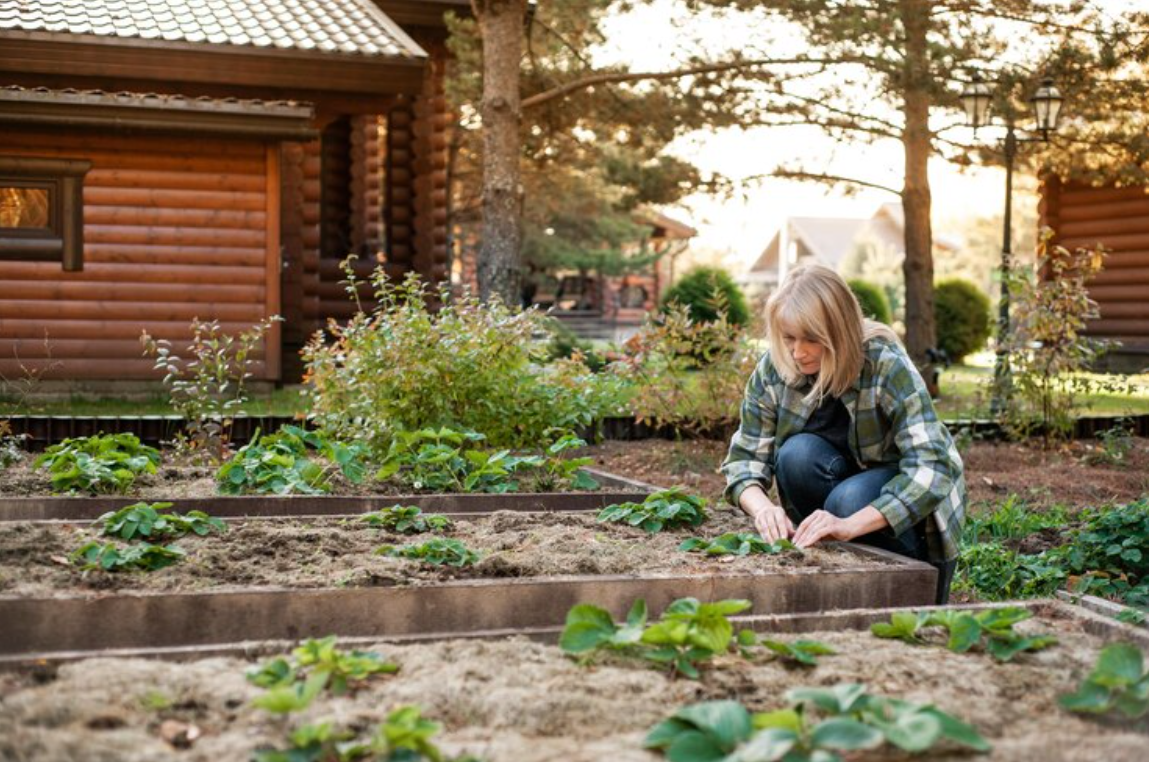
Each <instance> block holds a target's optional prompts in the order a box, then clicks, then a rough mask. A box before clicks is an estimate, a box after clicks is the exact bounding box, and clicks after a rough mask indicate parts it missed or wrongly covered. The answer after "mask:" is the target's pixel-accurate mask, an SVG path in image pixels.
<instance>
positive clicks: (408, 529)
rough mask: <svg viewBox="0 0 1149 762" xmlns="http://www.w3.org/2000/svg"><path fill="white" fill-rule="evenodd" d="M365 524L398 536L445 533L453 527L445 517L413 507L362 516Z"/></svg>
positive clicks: (397, 508) (389, 509)
mask: <svg viewBox="0 0 1149 762" xmlns="http://www.w3.org/2000/svg"><path fill="white" fill-rule="evenodd" d="M359 520H360V521H362V522H363V523H365V524H370V525H371V526H373V527H378V528H380V529H388V530H390V531H392V532H398V533H399V534H423V533H424V532H445V531H448V530H450V529H451V528H452V527H454V526H455V522H453V521H451V520H450V519H449V518H447V517H446V516H440V515H438V514H435V513H423V511H422V510H421V509H420V508H419V507H418V506H414V505H408V506H402V505H393V506H391V507H390V508H381V509H379V510H378V511H375V512H373V513H367V514H364V515H363V516H362V517H361V518H360V519H359Z"/></svg>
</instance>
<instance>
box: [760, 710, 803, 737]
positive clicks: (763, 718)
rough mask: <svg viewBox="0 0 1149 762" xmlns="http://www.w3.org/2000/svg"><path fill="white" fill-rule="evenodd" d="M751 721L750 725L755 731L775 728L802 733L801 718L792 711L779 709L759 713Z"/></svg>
mask: <svg viewBox="0 0 1149 762" xmlns="http://www.w3.org/2000/svg"><path fill="white" fill-rule="evenodd" d="M750 719H751V724H752V725H753V726H754V728H755V729H757V730H767V729H770V728H777V729H781V730H791V731H793V732H795V733H800V732H801V731H802V716H801V715H800V714H798V712H797V711H795V710H794V709H779V710H777V711H774V712H759V713H758V714H755V715H754V716H753V717H751V718H750Z"/></svg>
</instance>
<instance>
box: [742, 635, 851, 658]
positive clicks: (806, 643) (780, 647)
mask: <svg viewBox="0 0 1149 762" xmlns="http://www.w3.org/2000/svg"><path fill="white" fill-rule="evenodd" d="M755 646H762V647H763V648H766V649H767V650H769V651H771V652H772V653H773V654H774V656H775V657H776V658H779V659H782V660H783V661H784V662H786V663H787V664H795V665H798V666H802V667H816V666H818V657H819V656H833V655H834V654H836V653H837V651H835V650H834V649H833V648H831V647H830V646H828V645H826V644H825V643H821V642H819V641H817V640H795V641H794V642H793V643H787V642H785V641H783V640H772V639H770V638H759V637H758V635H756V634H755V633H754V632H753V631H752V630H742V631H741V632H739V633H738V649H739V650H740V651H741V652H742V655H743V656H744V657H746V658H748V659H749V658H751V657H752V656H753V655H754V650H753V649H754V648H755Z"/></svg>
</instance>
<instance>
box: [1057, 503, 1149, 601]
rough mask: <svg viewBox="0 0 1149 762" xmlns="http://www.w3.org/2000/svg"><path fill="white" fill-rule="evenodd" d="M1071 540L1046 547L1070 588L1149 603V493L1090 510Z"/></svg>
mask: <svg viewBox="0 0 1149 762" xmlns="http://www.w3.org/2000/svg"><path fill="white" fill-rule="evenodd" d="M1083 518H1084V523H1083V525H1082V526H1081V527H1080V528H1079V529H1078V530H1076V531H1075V532H1073V533H1072V535H1071V537H1070V542H1069V543H1068V544H1067V545H1064V546H1062V547H1060V548H1054V549H1052V550H1048V551H1046V552H1045V553H1044V554H1043V555H1044V556H1045V557H1047V559H1048V562H1049V563H1051V564H1052V565H1055V566H1059V567H1061V568H1062V569H1064V572H1065V574H1067V575H1068V577H1069V580H1070V583H1071V588H1072V589H1073V591H1074V592H1077V593H1091V594H1093V595H1101V596H1104V597H1107V598H1116V599H1118V600H1121V601H1124V602H1125V603H1127V604H1131V605H1134V606H1149V498H1146V497H1142V498H1141V499H1140V500H1136V501H1134V502H1132V503H1127V504H1125V505H1118V506H1107V507H1104V508H1098V509H1096V510H1090V511H1087V512H1085V513H1084V515H1083Z"/></svg>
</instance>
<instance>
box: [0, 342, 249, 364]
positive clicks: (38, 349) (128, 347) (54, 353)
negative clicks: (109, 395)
mask: <svg viewBox="0 0 1149 762" xmlns="http://www.w3.org/2000/svg"><path fill="white" fill-rule="evenodd" d="M3 347H4V352H5V354H9V356H15V357H20V358H26V359H29V360H32V359H44V358H50V359H58V360H62V359H65V358H66V359H85V360H86V359H89V358H90V359H106V360H111V359H121V360H132V359H134V358H136V357H139V356H141V355H142V354H143V352H142V350H141V348H140V342H139V339H138V338H135V339H59V338H52V339H50V340H48V341H45V340H44V339H43V338H38V339H8V340H5V342H4V344H3ZM190 348H191V342H190V341H180V340H178V339H177V340H175V341H173V342H172V352H173V353H174V354H176V355H178V356H180V357H188V356H190V352H189V349H190ZM248 356H249V357H255V358H257V359H262V348H261V347H256V348H255V349H254V350H252V353H251V354H250V355H248ZM148 362H154V361H152V360H151V359H149V360H148Z"/></svg>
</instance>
